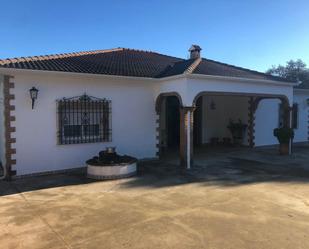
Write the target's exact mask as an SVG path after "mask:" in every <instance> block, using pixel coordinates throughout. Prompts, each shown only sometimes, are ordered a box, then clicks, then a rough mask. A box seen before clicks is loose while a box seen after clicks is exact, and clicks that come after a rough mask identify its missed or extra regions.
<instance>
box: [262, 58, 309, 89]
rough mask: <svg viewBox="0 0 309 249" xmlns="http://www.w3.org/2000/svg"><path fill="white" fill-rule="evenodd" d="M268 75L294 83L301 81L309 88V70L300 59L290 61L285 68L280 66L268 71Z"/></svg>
mask: <svg viewBox="0 0 309 249" xmlns="http://www.w3.org/2000/svg"><path fill="white" fill-rule="evenodd" d="M266 73H267V74H271V75H274V76H279V77H282V78H286V79H288V80H290V81H292V82H298V81H301V82H302V85H303V86H308V87H309V68H307V65H306V64H305V63H304V62H303V61H302V60H300V59H298V60H296V61H294V60H290V61H288V62H287V63H286V65H285V66H282V65H278V66H272V68H270V69H268V70H267V71H266Z"/></svg>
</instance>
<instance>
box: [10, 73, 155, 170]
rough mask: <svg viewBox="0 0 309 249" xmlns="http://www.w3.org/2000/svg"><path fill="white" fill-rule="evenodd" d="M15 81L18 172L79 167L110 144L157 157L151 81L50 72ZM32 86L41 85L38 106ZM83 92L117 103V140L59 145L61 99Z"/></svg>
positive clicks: (114, 126) (114, 112) (114, 115)
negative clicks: (59, 107)
mask: <svg viewBox="0 0 309 249" xmlns="http://www.w3.org/2000/svg"><path fill="white" fill-rule="evenodd" d="M14 82H15V89H14V90H13V92H14V94H15V99H16V101H15V105H16V111H15V115H16V122H15V126H16V133H15V136H16V137H17V141H16V150H17V154H16V159H17V164H16V170H17V174H18V175H23V174H29V173H35V172H44V171H51V170H59V169H66V168H74V167H80V166H83V165H84V164H85V160H87V159H88V158H90V157H92V156H94V155H96V154H97V153H98V152H99V151H100V150H103V149H104V148H105V147H106V146H116V147H117V151H118V152H119V153H120V154H129V155H132V156H135V157H138V158H153V157H155V153H156V147H155V146H156V137H155V123H156V122H155V108H154V107H155V104H154V98H153V86H152V84H151V83H148V84H145V82H142V81H124V80H121V79H118V80H117V79H114V80H112V79H109V80H107V79H106V78H103V77H101V78H100V77H91V76H82V75H80V76H79V75H76V76H74V77H72V76H65V75H63V76H59V75H55V74H48V73H42V74H39V73H35V74H32V75H31V74H26V73H20V74H17V75H15V79H14ZM32 86H35V87H36V88H38V89H39V94H38V100H37V101H36V102H35V107H34V110H32V109H31V100H30V97H29V89H30V88H31V87H32ZM84 93H87V94H88V95H91V96H95V97H98V98H107V99H110V100H111V101H112V142H110V143H89V144H75V145H57V123H56V118H57V116H56V115H57V114H56V100H57V99H59V98H63V97H73V96H80V95H82V94H84Z"/></svg>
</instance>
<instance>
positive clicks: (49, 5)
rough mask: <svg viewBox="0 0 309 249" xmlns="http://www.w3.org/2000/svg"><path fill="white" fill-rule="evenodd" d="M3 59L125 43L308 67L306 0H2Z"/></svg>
mask: <svg viewBox="0 0 309 249" xmlns="http://www.w3.org/2000/svg"><path fill="white" fill-rule="evenodd" d="M0 1H1V2H0V6H1V9H2V11H1V22H0V58H7V57H19V56H28V55H42V54H52V53H64V52H75V51H83V50H95V49H105V48H113V47H128V48H137V49H145V50H152V51H156V52H160V53H164V54H169V55H174V56H177V57H182V58H186V57H187V56H188V53H187V49H188V48H189V47H190V45H191V44H192V43H194V44H198V45H200V46H201V47H202V48H203V51H202V52H203V57H205V58H209V59H214V60H219V61H221V62H225V63H230V64H234V65H238V66H243V67H247V68H251V69H256V70H260V71H265V70H266V69H267V68H269V67H270V66H271V65H273V64H279V63H283V64H284V63H285V62H286V61H287V60H289V59H298V58H300V59H302V60H304V61H305V62H306V63H307V65H308V66H309V28H308V26H309V1H308V0H272V1H270V0H267V1H266V0H258V1H253V0H242V1H240V0H233V1H231V0H229V1H228V0H211V1H209V0H204V1H203V0H200V1H198V0H196V1H194V0H192V1H187V0H186V1H184V0H178V1H176V0H170V1H167V0H165V1H163V0H162V1H161V0H158V1H147V0H144V1H142V0H140V1H137V0H136V1H129V0H127V1H125V0H118V1H117V0H115V1H92V0H87V1H81V0H75V1H70V0H68V1H65V0H62V1H60V0H52V1H51V0H48V1H47V0H40V1H39V0H37V1H31V0H20V1H16V0H15V1H14V0H11V1H4V0H0Z"/></svg>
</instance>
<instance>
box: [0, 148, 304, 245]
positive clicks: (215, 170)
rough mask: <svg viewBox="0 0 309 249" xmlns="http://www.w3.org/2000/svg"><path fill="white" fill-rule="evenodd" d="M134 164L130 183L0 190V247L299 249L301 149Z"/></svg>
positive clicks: (76, 175) (66, 181) (79, 177)
mask: <svg viewBox="0 0 309 249" xmlns="http://www.w3.org/2000/svg"><path fill="white" fill-rule="evenodd" d="M195 159H196V161H195V166H194V167H193V168H192V169H191V170H190V171H189V172H183V171H181V170H180V169H179V167H177V166H176V165H175V162H176V160H175V158H174V157H169V158H168V159H167V160H166V161H164V162H147V163H146V162H145V163H142V164H140V166H139V173H138V176H137V177H134V178H130V179H124V180H116V181H106V182H99V181H91V180H87V179H86V178H85V177H84V175H83V172H72V173H70V174H59V175H53V176H41V177H35V178H26V179H19V180H16V181H13V182H0V231H1V234H0V245H1V248H14V249H16V248H31V249H35V248H57V249H58V248H117V249H118V248H177V249H181V248H213V249H214V248H215V249H219V248H220V249H221V248H222V249H232V248H233V249H234V248H235V249H236V248H237V249H240V248H244V249H248V248H250V249H254V248H280V249H282V248H291V249H292V248H293V249H296V248H304V249H305V248H309V147H308V146H300V147H297V148H296V149H295V153H294V155H293V156H284V157H281V156H278V155H277V151H276V149H275V148H266V149H265V148H263V149H254V150H250V149H220V150H218V149H213V150H207V153H204V151H203V150H199V151H197V152H196V155H195Z"/></svg>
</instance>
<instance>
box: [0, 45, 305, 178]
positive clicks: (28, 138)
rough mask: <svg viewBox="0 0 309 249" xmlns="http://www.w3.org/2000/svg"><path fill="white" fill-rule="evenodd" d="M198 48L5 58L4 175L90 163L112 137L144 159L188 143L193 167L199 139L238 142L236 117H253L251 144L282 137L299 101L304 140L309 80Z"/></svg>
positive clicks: (0, 142) (247, 120) (187, 162)
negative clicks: (183, 52) (180, 52)
mask: <svg viewBox="0 0 309 249" xmlns="http://www.w3.org/2000/svg"><path fill="white" fill-rule="evenodd" d="M189 51H190V59H181V58H175V57H172V56H167V55H162V54H158V53H154V52H148V51H140V50H132V49H124V48H117V49H110V50H99V51H90V52H80V53H70V54H57V55H49V56H35V57H22V58H14V59H6V60H0V83H1V84H0V86H1V91H0V92H1V108H0V113H1V115H0V118H1V127H0V154H1V162H2V165H3V168H4V177H7V178H10V177H11V176H13V175H15V174H16V175H27V174H34V173H42V172H45V173H47V172H51V171H58V170H65V169H71V168H75V167H81V166H84V164H85V160H87V159H88V158H90V157H92V156H94V155H95V154H97V153H98V152H99V151H100V150H103V149H104V148H105V147H107V146H116V147H117V151H118V152H119V153H121V154H129V155H132V156H135V157H137V158H139V159H146V158H156V157H158V156H160V155H161V154H162V153H163V152H164V151H166V150H167V149H168V148H169V147H172V146H179V148H180V159H181V165H182V166H183V167H187V168H190V166H191V163H192V159H193V147H194V146H199V145H203V144H208V143H210V144H213V143H216V142H217V141H221V142H222V141H224V142H225V143H228V141H229V137H230V136H231V135H230V133H229V131H228V129H227V126H228V124H229V120H230V119H232V120H234V121H237V120H239V119H240V120H241V121H242V122H243V123H244V124H246V125H248V128H247V132H246V138H245V139H244V140H243V141H242V143H243V144H244V145H247V146H251V147H254V146H262V145H271V144H276V143H277V140H276V139H275V138H274V137H273V129H274V128H275V127H278V125H279V123H280V122H281V124H282V125H286V126H290V125H292V121H291V116H292V114H291V110H292V107H293V104H295V103H296V104H298V105H294V119H293V125H294V128H295V132H296V136H295V140H294V142H306V141H308V99H309V89H306V88H305V87H299V86H298V84H297V83H294V82H288V81H287V80H285V79H282V78H278V77H274V76H270V75H266V74H263V73H259V72H256V71H251V70H248V69H244V68H240V67H235V66H231V65H227V64H223V63H220V62H216V61H212V60H209V59H204V58H201V56H200V54H201V53H200V52H201V48H200V47H199V46H196V45H193V46H192V47H191V48H190V50H189ZM32 88H33V89H34V90H35V89H37V90H38V94H37V98H36V99H35V98H34V99H33V100H32V99H31V98H30V94H29V89H32ZM32 93H33V94H35V92H32ZM34 97H35V96H34ZM32 101H34V102H33V104H34V105H33V106H32ZM280 106H281V107H282V108H279V107H280ZM32 107H33V108H32ZM296 108H297V109H298V112H296ZM280 110H281V111H280ZM280 112H281V113H282V115H281V116H280V115H279V113H280Z"/></svg>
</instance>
